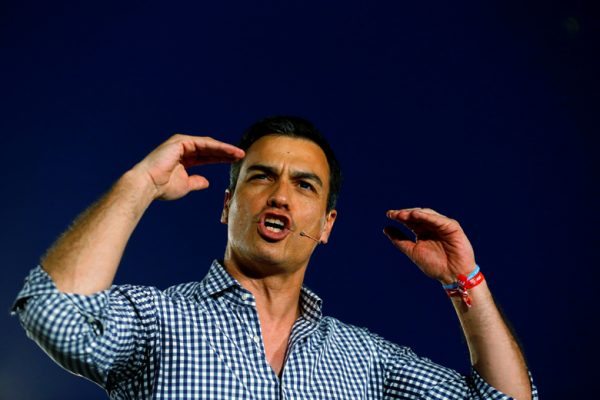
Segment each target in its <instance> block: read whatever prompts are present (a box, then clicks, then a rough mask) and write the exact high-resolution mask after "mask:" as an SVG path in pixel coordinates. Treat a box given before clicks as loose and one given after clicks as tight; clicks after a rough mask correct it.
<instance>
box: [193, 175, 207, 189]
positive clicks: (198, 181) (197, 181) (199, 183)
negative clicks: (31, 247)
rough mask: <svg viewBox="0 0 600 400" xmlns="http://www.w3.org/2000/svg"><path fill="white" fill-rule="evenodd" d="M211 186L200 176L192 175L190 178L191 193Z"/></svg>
mask: <svg viewBox="0 0 600 400" xmlns="http://www.w3.org/2000/svg"><path fill="white" fill-rule="evenodd" d="M208 185H209V182H208V179H206V178H205V177H203V176H200V175H190V176H189V177H188V187H189V189H190V191H193V190H202V189H206V188H207V187H208Z"/></svg>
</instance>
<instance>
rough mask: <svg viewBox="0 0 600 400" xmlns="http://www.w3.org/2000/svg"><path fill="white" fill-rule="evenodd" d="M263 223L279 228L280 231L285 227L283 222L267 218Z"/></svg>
mask: <svg viewBox="0 0 600 400" xmlns="http://www.w3.org/2000/svg"><path fill="white" fill-rule="evenodd" d="M265 222H268V223H270V224H273V225H277V226H279V227H280V230H281V229H283V227H284V226H285V223H284V222H283V221H280V220H278V219H275V218H267V219H265Z"/></svg>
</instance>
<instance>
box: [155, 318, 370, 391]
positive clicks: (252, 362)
mask: <svg viewBox="0 0 600 400" xmlns="http://www.w3.org/2000/svg"><path fill="white" fill-rule="evenodd" d="M187 311H188V312H183V313H181V310H178V313H177V314H179V315H178V316H177V317H176V318H174V317H175V315H171V316H170V319H171V320H170V321H164V322H163V324H162V327H161V330H160V337H159V338H158V340H159V351H158V352H157V354H156V358H155V360H154V368H156V375H157V376H158V378H157V379H156V385H155V391H156V396H155V398H157V399H201V398H202V399H203V398H215V397H222V398H249V399H251V398H257V399H323V398H344V399H350V398H351V399H360V398H370V399H371V398H378V397H379V396H378V395H376V394H375V392H374V390H376V386H377V379H375V375H373V373H374V372H375V371H373V370H372V368H373V366H374V365H377V363H374V362H373V360H372V359H370V356H369V354H368V349H364V350H363V351H360V350H359V349H357V348H356V346H345V345H344V344H343V343H342V342H341V341H339V340H337V338H336V337H335V335H328V332H324V331H323V329H321V327H319V326H318V325H314V324H310V323H308V322H307V321H304V320H302V319H300V320H299V321H298V322H297V323H296V324H295V325H294V326H293V327H291V328H290V329H289V331H288V334H287V335H285V330H270V331H269V330H268V332H266V334H265V335H264V336H263V335H261V333H262V332H261V327H260V322H259V320H258V317H257V315H255V313H253V312H252V309H251V308H250V309H249V310H246V311H242V312H239V310H227V309H223V308H220V307H214V308H212V307H209V308H207V309H206V310H203V311H199V310H187ZM236 311H237V312H236ZM174 319H176V320H177V321H174ZM174 322H175V323H174ZM357 350H358V351H357Z"/></svg>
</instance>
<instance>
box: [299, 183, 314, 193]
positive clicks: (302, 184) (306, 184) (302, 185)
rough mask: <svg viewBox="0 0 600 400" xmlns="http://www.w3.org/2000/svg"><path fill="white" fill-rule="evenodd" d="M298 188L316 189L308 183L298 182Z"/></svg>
mask: <svg viewBox="0 0 600 400" xmlns="http://www.w3.org/2000/svg"><path fill="white" fill-rule="evenodd" d="M298 186H300V187H301V188H302V189H307V190H313V191H314V190H315V187H314V186H313V185H311V184H310V183H308V182H306V181H300V182H298Z"/></svg>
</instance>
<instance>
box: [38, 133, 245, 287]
mask: <svg viewBox="0 0 600 400" xmlns="http://www.w3.org/2000/svg"><path fill="white" fill-rule="evenodd" d="M243 156H244V152H243V151H242V150H240V149H238V148H237V147H235V146H232V145H230V144H226V143H223V142H219V141H217V140H214V139H212V138H209V137H196V136H186V135H175V136H173V137H171V138H170V139H169V140H167V141H166V142H165V143H163V144H161V145H160V146H159V147H158V148H156V149H155V150H154V151H153V152H152V153H150V154H149V155H148V156H147V157H146V158H144V160H142V161H141V162H140V163H138V164H137V165H136V166H135V167H134V168H132V169H131V170H129V171H128V172H126V173H125V174H124V175H123V176H122V177H121V178H120V179H119V180H118V181H117V182H116V183H115V185H114V186H113V187H112V188H111V190H110V191H109V192H108V193H107V194H106V195H104V196H103V197H102V198H101V199H100V200H99V201H98V202H96V203H95V204H94V205H92V206H91V207H90V208H89V209H88V210H86V211H85V212H84V213H83V214H82V215H80V216H79V217H78V218H77V219H76V220H75V222H74V223H73V225H72V226H71V227H70V228H69V229H68V230H67V231H66V232H65V233H63V235H62V236H61V237H60V238H59V239H58V240H57V241H56V243H55V244H54V245H53V246H52V247H51V248H50V249H49V250H48V252H47V253H46V255H45V256H44V257H43V258H42V261H41V265H42V267H43V268H44V270H45V271H46V272H47V273H48V274H49V275H50V277H51V278H52V280H53V281H54V283H55V284H56V287H57V288H58V290H60V291H61V292H66V293H76V294H82V295H87V294H92V293H95V292H99V291H101V290H104V289H107V288H109V287H110V286H111V284H112V282H113V279H114V276H115V274H116V271H117V268H118V266H119V263H120V261H121V257H122V255H123V251H124V250H125V246H126V244H127V242H128V240H129V237H130V236H131V234H132V233H133V230H134V229H135V227H136V226H137V224H138V222H139V221H140V219H141V217H142V215H143V214H144V212H145V210H146V209H147V208H148V206H149V205H150V204H151V203H152V201H153V200H155V199H164V200H174V199H178V198H180V197H183V196H185V195H186V194H187V193H189V192H190V191H193V190H202V189H205V188H207V187H208V181H207V180H206V178H204V177H202V176H199V175H188V173H187V170H186V169H187V168H189V167H192V166H196V165H202V164H209V163H218V162H233V161H236V160H239V159H241V158H242V157H243Z"/></svg>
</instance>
